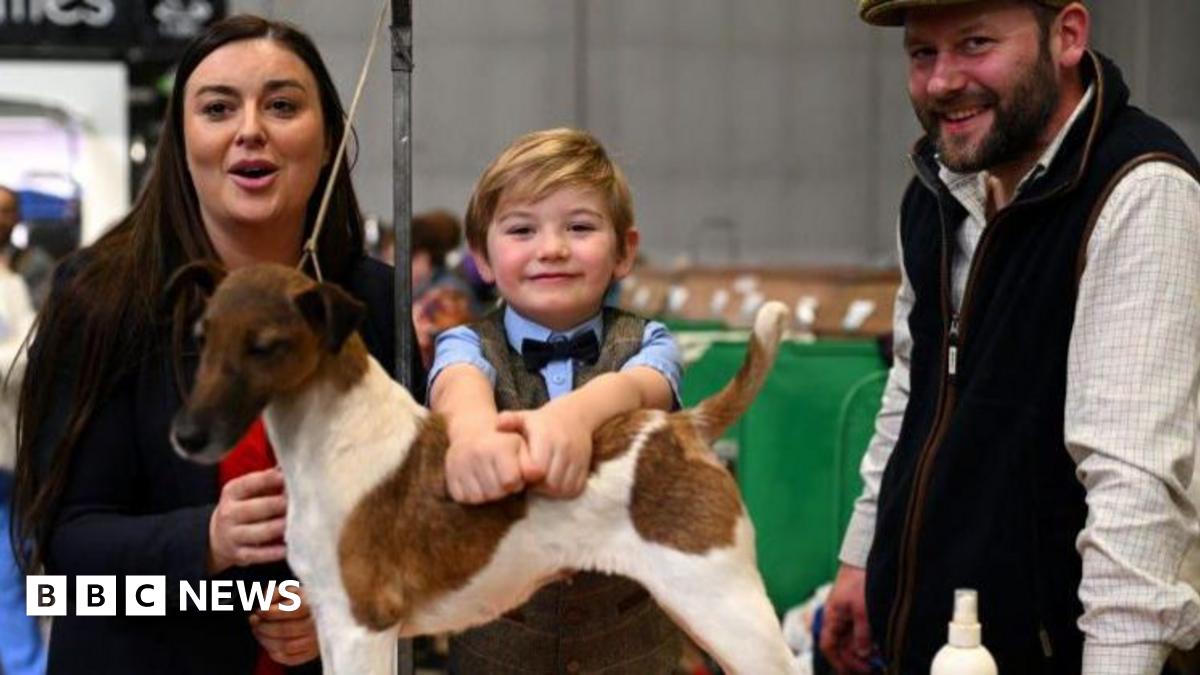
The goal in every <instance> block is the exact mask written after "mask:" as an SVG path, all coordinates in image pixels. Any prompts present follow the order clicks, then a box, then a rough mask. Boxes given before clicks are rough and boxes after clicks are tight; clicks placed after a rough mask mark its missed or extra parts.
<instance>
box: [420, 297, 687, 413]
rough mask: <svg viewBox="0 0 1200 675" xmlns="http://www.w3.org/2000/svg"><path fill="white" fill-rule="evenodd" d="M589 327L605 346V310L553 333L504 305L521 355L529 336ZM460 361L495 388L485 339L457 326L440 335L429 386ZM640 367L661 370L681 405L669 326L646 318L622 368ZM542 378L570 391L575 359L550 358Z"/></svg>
mask: <svg viewBox="0 0 1200 675" xmlns="http://www.w3.org/2000/svg"><path fill="white" fill-rule="evenodd" d="M585 330H590V331H592V332H593V333H595V335H596V340H597V341H599V342H600V344H604V321H603V313H602V312H598V313H596V315H595V316H593V317H592V318H590V319H588V320H587V321H585V322H583V323H581V324H580V325H578V326H575V327H574V328H571V329H570V330H567V331H561V332H556V331H552V330H550V329H549V328H546V327H545V326H542V325H541V324H538V323H535V322H533V321H530V320H529V319H527V318H525V317H523V316H521V315H520V314H518V313H517V312H516V311H515V310H513V308H512V307H510V306H505V308H504V332H505V334H506V336H507V337H508V344H509V345H510V346H511V347H512V348H513V350H515V351H516V352H517V353H518V354H519V353H521V342H522V341H523V340H525V339H527V338H528V339H532V340H541V341H543V342H555V341H558V340H570V339H571V338H572V337H574V336H575V335H577V334H579V333H581V332H583V331H585ZM459 363H469V364H471V365H473V366H475V367H476V368H478V369H479V370H481V371H483V374H484V375H486V376H487V378H488V381H489V382H491V384H492V386H493V387H495V386H496V369H495V367H493V366H492V364H491V363H488V361H487V359H485V358H484V357H483V343H482V342H481V341H480V339H479V335H478V334H477V333H475V331H473V330H471V329H470V328H467V327H466V326H458V327H456V328H451V329H450V330H447V331H444V332H442V333H441V334H440V335H438V337H437V342H436V343H435V348H434V357H433V365H432V366H431V367H430V368H429V389H428V390H427V391H432V390H433V381H434V380H436V379H437V376H438V375H439V374H441V372H442V371H443V370H445V369H446V368H447V367H448V366H452V365H455V364H459ZM638 366H643V367H649V368H653V369H654V370H657V371H658V372H659V373H662V376H663V377H665V378H667V382H668V383H669V384H670V385H671V392H672V393H673V394H674V396H675V404H676V406H678V405H679V381H680V378H681V376H682V374H683V359H682V357H681V356H680V353H679V345H677V344H676V343H675V337H674V336H672V335H671V332H670V331H668V330H667V327H666V326H664V325H662V324H661V323H659V322H657V321H647V322H646V330H645V332H644V333H642V348H641V351H639V352H638V353H637V354H634V355H633V356H632V357H631V358H630V359H629V360H628V361H626V362H625V364H624V365H622V366H621V370H628V369H630V368H636V367H638ZM541 375H542V379H544V380H545V381H546V391H547V392H548V393H549V395H550V398H551V399H555V398H558V397H559V396H562V395H563V394H566V393H569V392H570V391H571V389H572V384H573V383H574V381H575V363H574V362H573V361H572V360H571V359H561V360H558V361H551V362H550V363H548V364H546V367H544V368H542V370H541Z"/></svg>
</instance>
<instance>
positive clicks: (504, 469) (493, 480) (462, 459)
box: [446, 431, 527, 504]
mask: <svg viewBox="0 0 1200 675" xmlns="http://www.w3.org/2000/svg"><path fill="white" fill-rule="evenodd" d="M524 454H527V451H526V449H525V440H524V439H523V438H521V436H519V435H518V434H515V433H502V432H500V431H484V432H482V433H479V434H476V435H474V436H472V437H470V438H468V439H467V440H466V441H464V442H461V443H454V442H452V443H451V444H450V448H449V449H448V450H447V451H446V488H447V489H448V490H449V492H450V497H451V498H452V499H454V501H456V502H460V503H463V504H482V503H484V502H490V501H495V500H497V499H500V498H502V497H506V496H508V495H510V494H512V493H514V492H519V491H521V490H522V489H524V487H525V481H524V480H523V479H522V477H521V465H520V459H519V458H520V457H521V455H524Z"/></svg>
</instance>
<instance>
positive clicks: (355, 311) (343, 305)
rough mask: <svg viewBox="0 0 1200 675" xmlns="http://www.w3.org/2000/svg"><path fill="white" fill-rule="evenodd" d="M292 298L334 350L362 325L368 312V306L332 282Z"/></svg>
mask: <svg viewBox="0 0 1200 675" xmlns="http://www.w3.org/2000/svg"><path fill="white" fill-rule="evenodd" d="M292 302H293V303H295V305H296V308H297V309H299V310H300V314H302V315H303V316H304V320H305V321H307V322H308V325H310V326H312V329H313V330H314V331H316V333H317V335H320V336H321V344H322V345H323V346H324V347H325V348H326V349H328V350H329V351H330V353H332V354H336V353H338V352H339V351H341V349H342V343H344V342H345V341H346V338H348V337H350V334H351V333H353V332H354V330H355V329H356V328H358V325H359V324H360V323H362V320H363V317H364V316H366V313H367V308H366V306H364V305H363V304H362V303H361V302H359V301H358V300H355V299H354V298H352V297H350V294H349V293H347V292H346V291H343V290H342V289H341V288H340V287H338V286H337V285H335V284H330V283H320V284H317V285H316V286H313V287H312V288H310V289H308V290H307V291H304V292H303V293H300V294H299V295H297V296H296V297H295V298H294V299H293V300H292Z"/></svg>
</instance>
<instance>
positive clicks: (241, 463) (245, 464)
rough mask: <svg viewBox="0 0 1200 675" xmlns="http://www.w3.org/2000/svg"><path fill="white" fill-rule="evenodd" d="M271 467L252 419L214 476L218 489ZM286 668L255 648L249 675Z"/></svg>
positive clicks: (262, 432) (278, 674) (278, 673)
mask: <svg viewBox="0 0 1200 675" xmlns="http://www.w3.org/2000/svg"><path fill="white" fill-rule="evenodd" d="M273 466H275V452H274V451H272V450H271V441H270V440H269V439H267V429H266V427H264V426H263V422H262V418H261V417H260V418H258V419H256V420H254V424H252V425H250V430H249V431H247V432H246V435H245V436H243V437H242V440H240V441H238V444H237V445H236V446H234V448H233V452H231V453H229V454H228V455H226V456H225V459H223V460H221V463H220V464H219V465H218V466H217V476H218V478H219V480H220V481H221V486H222V487H224V486H225V484H226V483H228V482H229V481H231V480H233V479H234V478H237V477H238V476H244V475H246V474H248V473H252V472H254V471H262V470H264V469H269V468H271V467H273ZM286 672H287V669H286V668H285V667H284V666H283V665H281V664H278V663H275V661H273V660H271V657H270V656H268V655H267V652H266V650H265V649H263V648H262V647H261V646H260V647H259V648H258V660H257V662H256V663H255V664H254V673H253V675H284V674H285V673H286Z"/></svg>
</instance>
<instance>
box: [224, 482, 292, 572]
mask: <svg viewBox="0 0 1200 675" xmlns="http://www.w3.org/2000/svg"><path fill="white" fill-rule="evenodd" d="M286 513H287V497H285V496H284V494H283V472H281V471H280V470H279V469H278V468H273V469H266V470H264V471H254V472H252V473H248V474H246V475H244V476H238V477H237V478H234V479H233V480H231V481H229V482H228V483H226V484H225V487H223V488H222V489H221V498H220V499H219V500H218V501H217V508H216V509H215V510H214V511H213V514H212V518H211V519H210V520H209V521H208V560H207V561H205V562H206V565H205V567H206V568H207V570H208V573H209V574H218V573H220V572H223V571H225V570H227V569H229V568H230V567H245V566H246V565H257V564H260V563H268V562H275V561H278V560H283V559H284V557H285V556H286V555H287V547H286V546H285V545H284V543H283V533H284V527H285V524H286V520H285V515H286Z"/></svg>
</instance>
